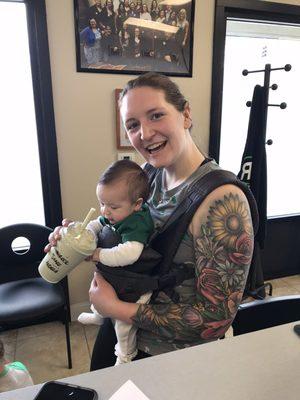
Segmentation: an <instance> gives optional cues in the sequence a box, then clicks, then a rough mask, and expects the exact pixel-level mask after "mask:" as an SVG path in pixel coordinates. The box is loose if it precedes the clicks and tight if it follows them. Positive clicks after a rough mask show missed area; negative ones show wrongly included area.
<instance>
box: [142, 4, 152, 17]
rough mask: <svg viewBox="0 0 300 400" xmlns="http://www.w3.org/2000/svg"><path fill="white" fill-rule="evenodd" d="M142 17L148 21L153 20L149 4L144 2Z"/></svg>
mask: <svg viewBox="0 0 300 400" xmlns="http://www.w3.org/2000/svg"><path fill="white" fill-rule="evenodd" d="M140 18H141V19H145V20H147V21H151V15H150V13H149V10H148V6H147V4H143V8H142V12H141V14H140Z"/></svg>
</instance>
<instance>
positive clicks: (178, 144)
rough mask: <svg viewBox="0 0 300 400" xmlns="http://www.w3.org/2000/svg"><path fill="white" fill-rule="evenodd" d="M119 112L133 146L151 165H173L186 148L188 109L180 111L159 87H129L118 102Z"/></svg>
mask: <svg viewBox="0 0 300 400" xmlns="http://www.w3.org/2000/svg"><path fill="white" fill-rule="evenodd" d="M120 111H121V116H122V120H123V123H124V125H125V128H126V132H127V134H128V137H129V139H130V141H131V143H132V145H133V146H134V147H135V148H136V150H137V151H138V152H139V153H140V154H141V155H142V156H143V157H144V158H145V160H146V161H147V162H149V163H150V164H152V165H153V166H154V167H156V168H158V167H166V168H168V167H172V166H175V163H176V161H178V160H179V159H180V157H181V155H182V154H183V152H184V151H185V149H186V147H185V144H186V138H187V135H189V132H188V131H187V129H188V128H190V126H191V121H190V111H189V109H188V108H187V109H186V110H185V111H184V112H179V111H178V110H177V109H176V108H175V107H174V106H173V105H172V104H170V103H168V102H167V101H166V99H165V94H164V92H163V91H162V90H157V89H153V88H150V87H141V88H135V89H131V90H130V91H129V92H128V93H127V94H126V96H125V97H124V98H123V100H122V103H121V108H120Z"/></svg>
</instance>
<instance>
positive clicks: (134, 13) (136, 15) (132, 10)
mask: <svg viewBox="0 0 300 400" xmlns="http://www.w3.org/2000/svg"><path fill="white" fill-rule="evenodd" d="M128 17H132V18H139V17H140V14H139V13H138V12H137V11H136V9H135V4H134V2H133V1H132V2H131V3H130V10H129V11H128Z"/></svg>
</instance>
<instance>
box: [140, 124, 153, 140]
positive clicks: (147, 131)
mask: <svg viewBox="0 0 300 400" xmlns="http://www.w3.org/2000/svg"><path fill="white" fill-rule="evenodd" d="M140 131H141V139H142V140H149V139H150V138H151V137H152V136H153V135H154V132H153V129H152V128H151V127H150V126H149V125H148V124H141V129H140Z"/></svg>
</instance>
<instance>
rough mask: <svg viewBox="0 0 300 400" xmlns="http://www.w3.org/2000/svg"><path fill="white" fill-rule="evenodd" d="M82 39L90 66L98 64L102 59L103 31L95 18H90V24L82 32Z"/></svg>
mask: <svg viewBox="0 0 300 400" xmlns="http://www.w3.org/2000/svg"><path fill="white" fill-rule="evenodd" d="M80 41H81V42H82V43H83V51H84V56H85V59H86V62H87V64H88V66H92V65H94V64H97V63H98V62H99V61H100V59H101V31H100V29H99V28H98V26H97V22H96V20H95V19H94V18H92V19H90V20H89V26H87V27H86V28H84V29H83V30H82V31H81V32H80Z"/></svg>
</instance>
